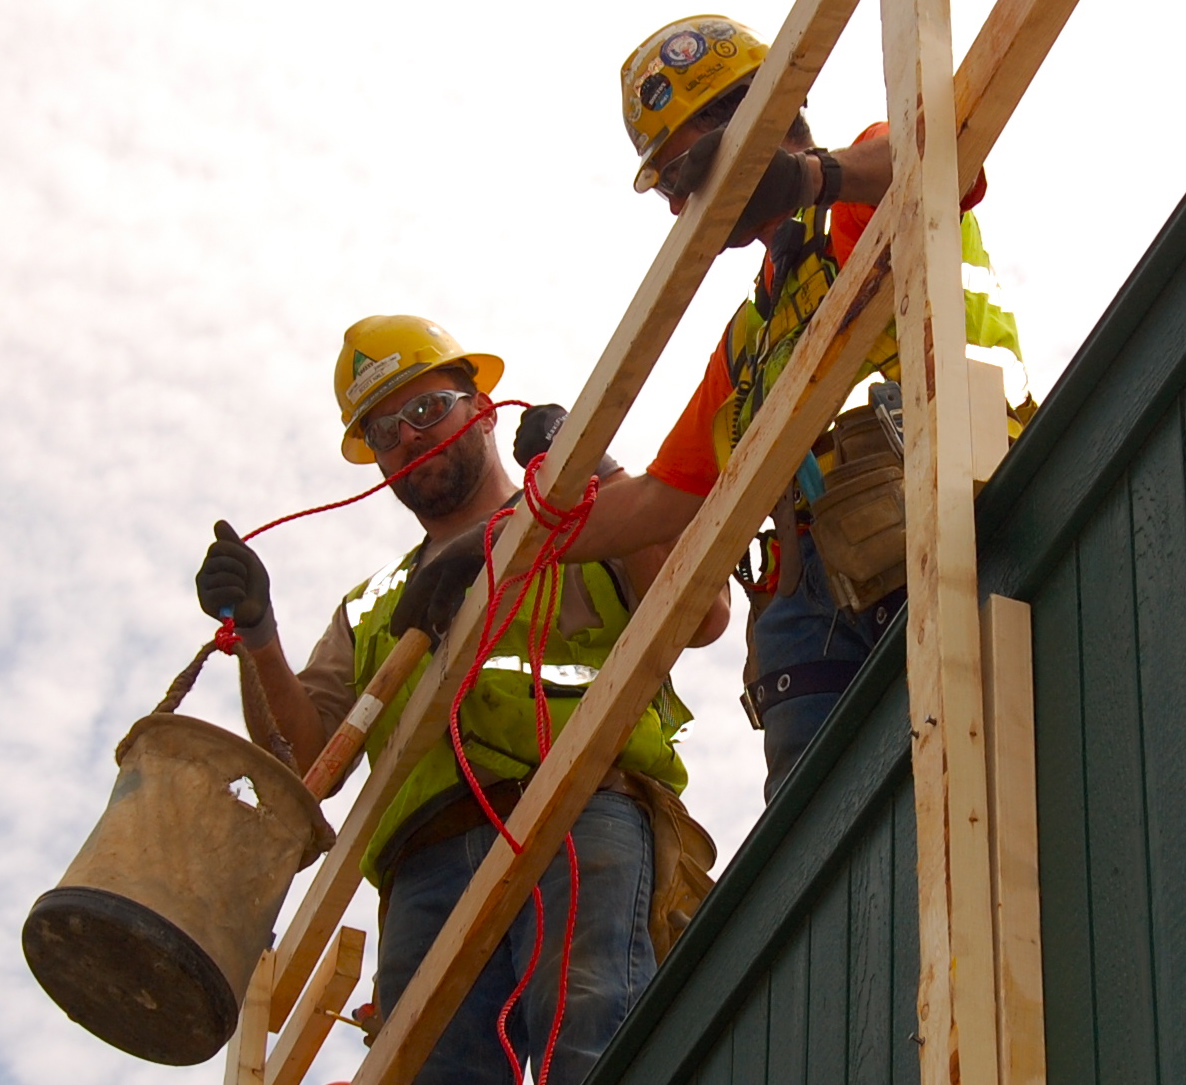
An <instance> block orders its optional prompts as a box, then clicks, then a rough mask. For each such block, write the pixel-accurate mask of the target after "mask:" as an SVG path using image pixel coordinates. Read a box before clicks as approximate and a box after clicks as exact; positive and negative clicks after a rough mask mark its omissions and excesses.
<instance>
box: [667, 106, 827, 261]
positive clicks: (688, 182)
mask: <svg viewBox="0 0 1186 1085" xmlns="http://www.w3.org/2000/svg"><path fill="white" fill-rule="evenodd" d="M724 134H725V129H724V128H716V129H714V130H713V131H711V132H708V133H706V134H705V135H703V136H701V137H700V138H699V139H698V140H697V141H696V142H695V143H693V144H692V146H691V148H690V149H689V150H688V155H687V158H685V159H684V164H683V167H682V168H681V169H680V172H679V176H678V177H677V178H676V182H675V185H674V186H673V193H674V195H676V196H680V197H684V196H688V195H690V194H691V193H693V192H695V191H696V190H697V189H698V188H700V187H701V185H703V184H704V180H705V178H706V177H707V176H708V169H709V167H710V166H711V165H712V160H713V158H715V157H716V153H717V148H718V147H720V145H721V137H722V136H724ZM814 202H815V185H814V183H813V182H812V179H811V173H810V171H809V170H808V167H807V156H806V155H804V154H790V153H789V152H788V151H784V150H783V149H782V148H781V147H780V148H779V149H778V150H777V151H775V153H774V158H773V159H772V160H771V162H770V165H769V166H767V167H766V172H765V173H764V174H763V175H762V179H761V180H760V181H759V182H758V187H757V188H756V189H754V194H753V195H752V196H751V197H750V198H749V203H747V204H746V205H745V210H744V211H742V212H741V218H739V219H738V220H737V225H736V226H734V227H733V232H732V233H731V234H730V235H729V238H728V240H727V241H726V242H725V248H727V249H738V248H744V247H745V246H746V245H748V244H749V243H750V242H751V241H753V240H754V238H755V237H757V236H758V231H759V230H760V229H761V228H762V227H763V226H765V225H766V224H767V223H769V222H771V221H773V220H775V219H780V218H785V217H786V216H787V215H790V214H793V213H794V212H795V211H798V210H799V209H800V208H801V207H808V206H810V205H811V204H812V203H814Z"/></svg>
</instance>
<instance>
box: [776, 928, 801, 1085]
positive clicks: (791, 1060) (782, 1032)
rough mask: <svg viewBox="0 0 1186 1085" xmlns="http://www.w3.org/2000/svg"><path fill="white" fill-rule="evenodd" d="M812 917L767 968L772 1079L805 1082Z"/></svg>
mask: <svg viewBox="0 0 1186 1085" xmlns="http://www.w3.org/2000/svg"><path fill="white" fill-rule="evenodd" d="M810 951H811V921H810V919H808V920H807V921H806V922H804V923H803V924H802V925H801V926H800V928H799V930H798V931H797V932H796V933H795V937H794V938H793V939H792V940H791V942H790V943H789V944H788V945H787V946H786V947H785V948H784V949H783V950H782V952H781V953H779V954H778V956H777V958H776V959H775V961H774V965H773V967H772V968H771V969H770V980H769V983H770V1019H771V1021H773V1022H775V1027H773V1028H772V1029H771V1030H770V1041H769V1045H768V1049H769V1060H770V1067H771V1071H772V1076H773V1080H774V1081H778V1082H780V1083H783V1085H807V1080H808V1077H807V1005H808V991H809V990H810V985H811V952H810Z"/></svg>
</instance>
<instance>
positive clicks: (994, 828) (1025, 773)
mask: <svg viewBox="0 0 1186 1085" xmlns="http://www.w3.org/2000/svg"><path fill="white" fill-rule="evenodd" d="M980 623H981V637H980V639H981V645H982V648H983V664H984V733H985V743H986V749H987V753H988V784H989V791H988V811H989V817H988V824H989V840H990V862H991V869H992V894H993V920H994V924H993V942H994V946H995V958H996V987H997V1035H998V1042H999V1049H1000V1067H1001V1085H1042V1083H1044V1082H1045V1081H1046V1036H1045V1029H1046V1019H1045V1014H1044V1013H1043V992H1042V931H1041V923H1042V913H1041V905H1040V901H1039V893H1038V797H1037V781H1036V777H1035V765H1034V669H1033V668H1034V664H1033V639H1032V631H1031V628H1030V608H1029V605H1028V604H1026V603H1022V602H1019V601H1018V600H1016V599H1006V598H1005V597H1004V596H1001V595H990V596H989V597H988V599H987V600H986V601H985V603H984V605H983V607H982V608H981V613H980Z"/></svg>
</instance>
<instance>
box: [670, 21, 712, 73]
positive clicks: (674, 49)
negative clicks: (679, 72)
mask: <svg viewBox="0 0 1186 1085" xmlns="http://www.w3.org/2000/svg"><path fill="white" fill-rule="evenodd" d="M707 50H708V43H707V42H705V40H704V38H703V37H702V36H701V35H699V34H697V33H696V31H694V30H683V31H680V33H678V34H672V35H671V37H670V38H668V39H667V40H666V41H665V42H664V43H663V44H662V45H661V46H660V47H659V55H660V56H661V57H662V58H663V63H664V64H668V65H670V66H671V67H672V68H686V67H688V65H689V64H695V63H696V61H698V60H699V59H700V58H701V57H702V56H704V54H705V52H707Z"/></svg>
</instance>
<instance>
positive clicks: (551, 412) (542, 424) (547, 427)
mask: <svg viewBox="0 0 1186 1085" xmlns="http://www.w3.org/2000/svg"><path fill="white" fill-rule="evenodd" d="M567 417H568V411H566V410H565V409H564V408H563V407H561V406H560V404H559V403H543V404H540V405H538V406H535V407H528V408H527V410H525V411H524V412H523V417H522V418H520V419H519V428H518V429H517V430H515V448H514V455H515V462H516V463H517V464H518V465H519V466H520V467H526V466H527V465H528V464H529V463H530V462H531V461H532V460H534V459H535V457H536V456H538V455H539V454H540V453H541V452H547V451H548V449H549V448H551V447H552V441H553V439H554V438H555V436H556V434H557V433H559V432H560V426H561V425H562V424H563V422H564V420H565V419H566V418H567Z"/></svg>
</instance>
